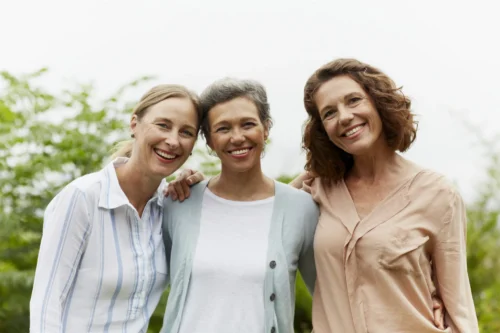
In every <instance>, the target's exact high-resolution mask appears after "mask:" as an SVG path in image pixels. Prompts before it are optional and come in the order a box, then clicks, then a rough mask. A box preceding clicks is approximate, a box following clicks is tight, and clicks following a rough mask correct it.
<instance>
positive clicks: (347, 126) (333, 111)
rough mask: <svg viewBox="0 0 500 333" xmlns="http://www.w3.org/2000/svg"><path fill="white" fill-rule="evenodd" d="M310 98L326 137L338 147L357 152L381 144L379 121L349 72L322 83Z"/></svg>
mask: <svg viewBox="0 0 500 333" xmlns="http://www.w3.org/2000/svg"><path fill="white" fill-rule="evenodd" d="M314 100H315V102H316V106H317V108H318V110H319V115H320V118H321V121H322V123H323V126H324V128H325V131H326V133H327V134H328V137H329V138H330V140H331V141H332V142H333V143H334V144H335V145H336V146H337V147H339V148H340V149H342V150H344V151H345V152H347V153H349V154H351V155H353V156H360V155H365V154H368V153H369V152H370V151H371V150H372V149H373V148H374V147H375V146H376V145H378V144H380V143H382V144H385V140H384V137H383V128H382V121H381V119H380V116H379V114H378V112H377V110H376V109H375V106H374V104H373V102H372V100H371V98H370V96H368V95H367V94H366V92H365V91H364V90H363V88H362V87H361V86H360V85H359V84H358V83H357V82H356V81H354V80H353V79H351V78H350V77H349V76H347V75H341V76H336V77H334V78H332V79H331V80H329V81H327V82H325V83H323V84H322V85H321V87H320V88H319V89H318V91H317V92H316V94H315V98H314Z"/></svg>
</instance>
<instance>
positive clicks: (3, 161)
mask: <svg viewBox="0 0 500 333" xmlns="http://www.w3.org/2000/svg"><path fill="white" fill-rule="evenodd" d="M45 72H46V70H45V69H42V70H40V71H38V72H35V73H31V74H27V75H23V76H20V77H15V76H13V75H12V74H10V73H8V72H0V84H2V85H3V89H1V90H0V119H1V122H0V202H1V203H2V211H1V212H0V218H1V226H2V228H1V229H0V332H6V333H9V332H28V331H29V328H28V323H29V320H28V316H29V315H28V310H29V306H28V304H29V298H30V295H31V288H32V283H33V281H32V280H33V273H34V269H35V266H36V260H37V253H38V247H39V243H40V239H41V231H42V213H43V210H44V208H45V207H46V206H47V204H48V202H49V201H50V200H51V199H52V198H53V197H54V195H55V194H56V193H57V192H58V191H59V190H60V189H61V187H62V186H64V185H65V184H66V183H67V182H68V181H69V180H72V179H74V178H76V177H79V176H81V175H83V174H86V173H90V172H94V171H96V170H98V169H100V168H101V167H102V165H103V162H104V161H105V159H106V158H107V156H109V154H110V151H111V148H112V142H111V141H106V140H104V139H103V138H115V139H122V138H123V137H124V135H126V131H124V128H125V126H126V122H124V119H126V118H125V116H126V117H127V118H128V117H129V115H130V112H131V108H130V105H131V104H129V103H123V99H124V98H123V95H124V94H125V93H126V92H127V90H128V89H131V88H133V87H135V86H138V85H139V84H141V83H142V82H144V81H147V80H148V79H149V78H147V77H144V78H141V79H139V80H137V81H134V82H131V83H130V84H127V85H125V86H124V87H122V88H120V89H119V90H118V91H117V92H116V93H115V94H113V95H112V96H110V97H109V98H106V99H104V100H102V101H99V102H96V103H92V102H91V101H93V100H94V94H93V91H92V88H91V87H90V86H85V85H79V86H76V87H75V88H74V89H73V90H71V91H70V90H66V91H63V92H62V93H61V94H58V95H55V94H51V93H50V92H48V91H46V90H44V89H42V88H40V87H38V86H37V85H36V81H37V79H39V78H40V76H42V75H43V74H44V73H45ZM119 101H120V102H119Z"/></svg>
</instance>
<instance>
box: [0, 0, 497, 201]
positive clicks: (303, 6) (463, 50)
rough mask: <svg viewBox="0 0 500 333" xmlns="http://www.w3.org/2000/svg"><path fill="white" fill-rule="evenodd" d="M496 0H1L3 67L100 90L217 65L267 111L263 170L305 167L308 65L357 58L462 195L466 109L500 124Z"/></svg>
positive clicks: (185, 77)
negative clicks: (413, 119)
mask: <svg viewBox="0 0 500 333" xmlns="http://www.w3.org/2000/svg"><path fill="white" fill-rule="evenodd" d="M496 3H497V2H496V1H493V0H490V1H487V0H475V1H459V0H435V1H429V0H425V1H403V0H394V1H388V0H382V1H381V0H378V1H370V0H365V1H352V0H349V1H334V0H308V1H294V0H288V1H281V0H280V1H278V0H274V1H273V0H253V1H238V0H196V1H188V0H175V1H172V0H163V1H157V0H155V1H153V0H142V1H126V0H85V1H74V0H45V1H39V0H16V1H4V0H2V1H1V2H0V13H1V20H0V37H1V45H2V49H1V51H0V69H2V70H8V71H11V72H13V73H23V72H28V71H32V70H36V69H39V68H41V67H45V66H48V67H49V68H50V76H49V78H48V79H47V81H46V83H47V85H49V86H50V87H51V88H53V89H57V88H59V87H61V86H62V85H64V84H67V83H68V82H74V81H77V82H93V83H94V84H95V85H96V87H97V91H98V92H99V93H100V94H102V95H105V94H106V93H109V92H112V91H113V90H114V89H116V88H117V87H119V86H120V85H121V84H123V83H125V82H127V81H129V80H132V79H135V78H137V77H139V76H141V75H145V74H149V75H155V76H156V77H157V78H158V79H157V80H155V81H154V82H153V83H154V84H156V83H159V82H165V83H181V84H185V85H187V86H189V87H191V88H192V89H194V90H195V91H197V92H201V91H202V90H203V88H204V87H205V86H206V85H207V84H209V83H211V82H212V81H214V80H216V79H218V78H221V77H224V76H235V77H239V78H252V79H257V80H259V81H261V82H262V83H263V84H264V85H265V86H266V87H267V89H268V94H269V100H270V103H271V111H272V115H273V117H274V120H275V126H274V128H273V130H272V132H271V139H272V146H271V147H270V149H269V150H268V153H267V155H266V157H265V158H264V169H265V172H266V173H267V174H268V175H270V176H277V175H279V174H282V173H296V172H298V171H300V170H302V168H303V164H304V154H303V153H302V151H301V148H300V147H301V132H302V123H303V121H304V120H305V119H306V113H305V110H304V108H303V104H302V90H303V86H304V83H305V81H306V80H307V78H308V77H309V75H310V74H311V73H312V72H313V71H314V70H315V69H316V68H317V67H319V66H321V65H322V64H324V63H326V62H328V61H330V60H333V59H335V58H338V57H354V58H358V59H359V60H361V61H364V62H367V63H369V64H372V65H374V66H377V67H379V68H381V69H382V70H383V71H385V72H386V73H387V74H389V75H390V76H391V77H392V78H393V79H394V80H395V81H396V83H397V84H398V85H403V86H404V90H403V91H404V92H405V94H406V95H409V96H410V97H411V98H412V99H413V102H414V111H415V112H416V113H417V114H419V120H420V127H419V128H420V130H419V133H418V136H417V141H416V143H415V144H414V146H413V147H412V148H411V149H410V151H409V152H408V153H407V154H405V155H406V156H407V157H408V158H410V159H412V160H413V161H415V162H417V163H419V164H421V165H423V166H425V167H429V168H432V169H434V170H436V171H438V172H441V173H444V174H446V175H447V176H448V177H450V178H451V179H453V180H455V181H456V182H457V183H458V184H459V186H460V189H461V191H462V193H463V194H464V195H465V196H466V198H469V199H470V198H472V197H473V195H474V185H475V183H477V182H478V181H480V180H481V179H482V178H484V165H485V159H484V157H483V156H484V153H485V152H484V150H481V149H480V148H479V147H478V145H477V144H478V141H477V140H476V139H475V137H474V136H473V135H472V134H471V133H470V132H469V131H468V130H467V129H466V127H465V126H464V124H463V121H464V120H465V122H467V123H471V124H474V125H476V126H478V127H479V128H480V129H481V130H482V131H483V132H484V133H485V134H486V135H487V136H490V137H491V136H493V135H494V134H495V133H500V125H499V122H500V105H499V96H500V95H499V93H498V89H499V88H500V84H499V83H498V82H499V77H500V66H499V60H500V49H499V47H498V45H499V39H500V37H499V32H500V17H499V16H500V15H499V13H500V5H498V4H496ZM139 97H140V96H137V98H139ZM454 113H456V114H458V115H459V116H457V115H454ZM461 118H462V119H461Z"/></svg>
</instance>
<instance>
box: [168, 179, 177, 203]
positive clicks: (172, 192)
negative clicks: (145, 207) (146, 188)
mask: <svg viewBox="0 0 500 333" xmlns="http://www.w3.org/2000/svg"><path fill="white" fill-rule="evenodd" d="M167 191H168V193H169V195H170V199H172V200H173V201H176V200H177V193H176V192H175V188H174V186H173V185H172V183H170V184H168V187H167Z"/></svg>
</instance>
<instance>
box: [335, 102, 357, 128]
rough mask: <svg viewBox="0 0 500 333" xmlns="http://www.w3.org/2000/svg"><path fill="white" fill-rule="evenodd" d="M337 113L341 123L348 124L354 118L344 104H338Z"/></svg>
mask: <svg viewBox="0 0 500 333" xmlns="http://www.w3.org/2000/svg"><path fill="white" fill-rule="evenodd" d="M338 113H339V122H340V124H341V125H343V126H345V125H349V123H350V122H351V121H352V120H353V119H354V115H353V114H352V113H351V112H349V110H347V109H346V108H345V107H344V106H339V108H338Z"/></svg>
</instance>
